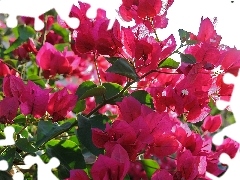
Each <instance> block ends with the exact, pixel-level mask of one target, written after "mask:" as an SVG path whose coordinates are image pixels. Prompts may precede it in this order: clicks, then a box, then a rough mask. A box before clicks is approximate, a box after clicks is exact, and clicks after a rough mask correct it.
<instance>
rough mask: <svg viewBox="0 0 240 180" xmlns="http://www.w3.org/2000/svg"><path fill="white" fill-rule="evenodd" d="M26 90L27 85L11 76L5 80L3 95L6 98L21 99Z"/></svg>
mask: <svg viewBox="0 0 240 180" xmlns="http://www.w3.org/2000/svg"><path fill="white" fill-rule="evenodd" d="M24 89H25V84H24V82H23V80H22V79H20V78H19V77H16V76H14V75H10V76H7V77H5V78H4V79H3V93H4V95H5V96H6V97H17V98H20V96H21V95H22V93H23V91H24Z"/></svg>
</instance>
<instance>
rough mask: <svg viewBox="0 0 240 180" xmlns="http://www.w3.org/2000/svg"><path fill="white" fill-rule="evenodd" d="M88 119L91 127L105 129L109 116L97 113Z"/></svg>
mask: <svg viewBox="0 0 240 180" xmlns="http://www.w3.org/2000/svg"><path fill="white" fill-rule="evenodd" d="M89 121H90V124H91V128H99V129H101V130H105V128H106V123H107V122H108V123H110V120H109V118H108V117H107V116H105V115H102V114H98V115H96V116H93V117H91V118H89Z"/></svg>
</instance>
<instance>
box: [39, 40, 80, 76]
mask: <svg viewBox="0 0 240 180" xmlns="http://www.w3.org/2000/svg"><path fill="white" fill-rule="evenodd" d="M36 60H37V64H38V65H39V66H40V68H42V69H43V74H44V76H45V77H46V78H48V77H49V76H50V75H52V76H55V75H56V74H70V73H71V72H72V71H73V70H74V69H76V67H77V66H78V64H79V62H80V59H79V57H77V56H75V55H74V53H72V52H68V51H66V50H65V51H64V52H63V53H62V52H59V51H57V50H56V49H55V47H54V46H53V45H51V44H49V43H45V44H44V45H43V46H42V47H41V49H40V50H39V52H38V54H37V56H36Z"/></svg>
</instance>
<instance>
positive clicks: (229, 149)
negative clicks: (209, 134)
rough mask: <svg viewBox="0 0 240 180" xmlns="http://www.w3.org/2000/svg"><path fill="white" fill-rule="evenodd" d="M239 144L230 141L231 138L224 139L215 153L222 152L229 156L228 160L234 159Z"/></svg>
mask: <svg viewBox="0 0 240 180" xmlns="http://www.w3.org/2000/svg"><path fill="white" fill-rule="evenodd" d="M239 147H240V145H239V143H238V142H236V141H234V140H232V139H231V138H226V139H224V141H223V143H222V144H221V145H220V146H218V147H217V148H216V149H217V152H222V153H226V154H228V155H229V156H230V158H234V157H235V155H236V153H237V151H238V150H239Z"/></svg>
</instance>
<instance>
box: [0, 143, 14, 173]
mask: <svg viewBox="0 0 240 180" xmlns="http://www.w3.org/2000/svg"><path fill="white" fill-rule="evenodd" d="M15 152H16V148H15V147H10V146H9V147H7V148H6V149H5V150H4V151H3V152H2V153H1V154H0V160H6V161H7V162H8V170H10V169H12V165H13V161H14V159H15V154H16V153H15Z"/></svg>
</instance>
